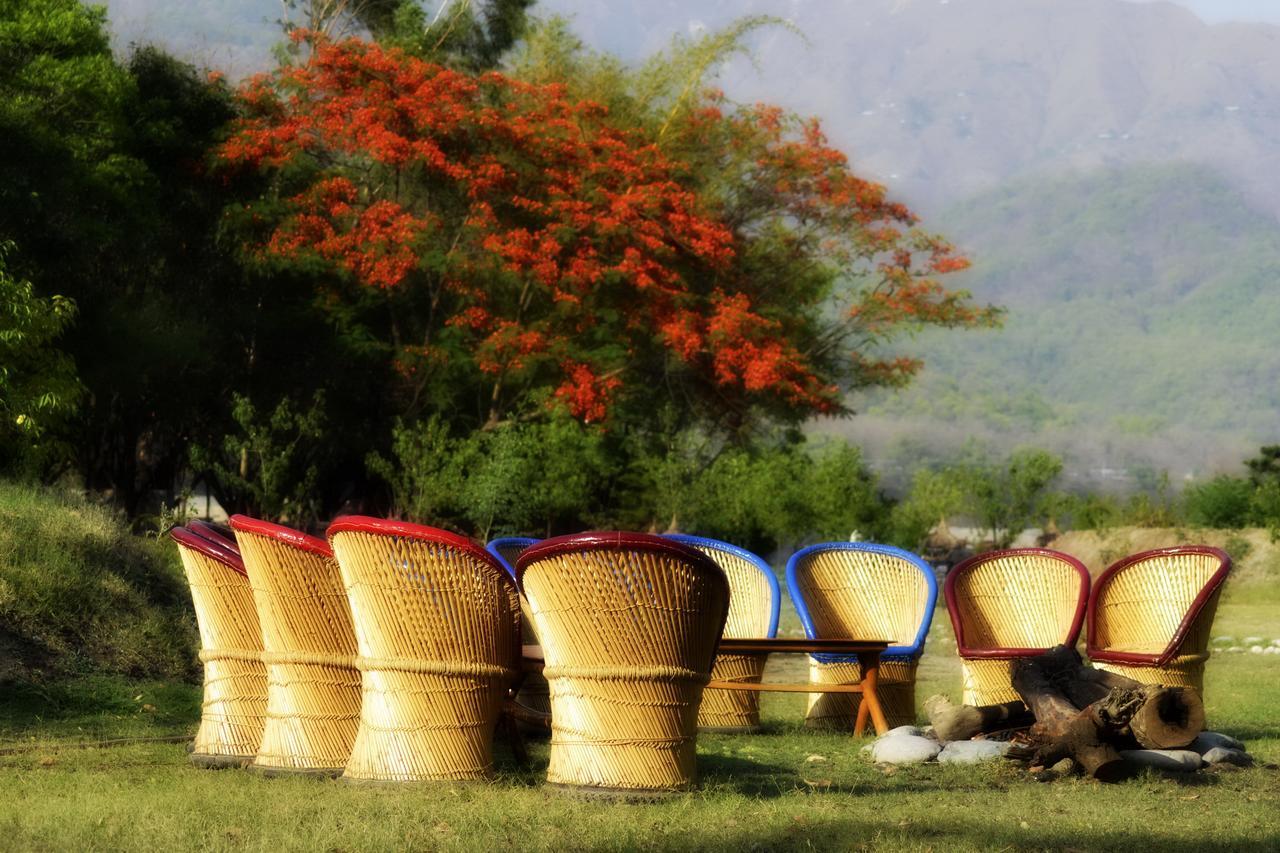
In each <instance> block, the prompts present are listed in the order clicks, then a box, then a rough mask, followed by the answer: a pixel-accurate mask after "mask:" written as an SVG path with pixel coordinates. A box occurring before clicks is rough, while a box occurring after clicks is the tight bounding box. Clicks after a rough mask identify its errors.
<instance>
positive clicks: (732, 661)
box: [667, 533, 782, 733]
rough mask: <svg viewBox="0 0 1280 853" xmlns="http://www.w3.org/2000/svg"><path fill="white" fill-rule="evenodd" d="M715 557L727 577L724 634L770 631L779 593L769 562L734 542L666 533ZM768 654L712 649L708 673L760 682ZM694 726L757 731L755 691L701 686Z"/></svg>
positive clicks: (774, 624)
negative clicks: (712, 661)
mask: <svg viewBox="0 0 1280 853" xmlns="http://www.w3.org/2000/svg"><path fill="white" fill-rule="evenodd" d="M667 538H668V539H673V540H675V541H676V542H680V543H681V544H684V545H688V546H690V547H691V548H696V549H698V550H699V551H701V552H702V553H704V554H706V555H707V556H708V557H710V558H711V559H713V560H715V562H716V565H718V566H719V567H720V568H721V569H722V570H723V571H724V575H725V577H726V578H727V579H728V581H729V618H728V619H727V620H726V621H725V625H724V636H726V637H775V636H777V634H778V611H779V606H780V602H781V598H782V596H781V594H780V593H779V591H778V578H777V576H776V575H774V573H773V569H771V568H769V564H768V563H766V562H765V561H764V560H762V559H761V558H760V557H758V556H756V555H755V554H753V553H751V552H750V551H748V550H746V549H745V548H739V547H738V546H737V545H730V544H729V543H728V542H721V541H719V540H717V539H706V538H703V537H701V536H685V535H683V534H676V533H672V534H667ZM768 659H769V658H768V655H716V660H715V664H714V665H713V666H712V668H711V678H712V679H713V680H716V681H744V682H755V683H757V684H759V683H760V680H761V678H763V677H764V667H765V663H766V662H767V661H768ZM698 730H699V731H704V732H730V733H750V732H758V731H760V694H759V693H756V692H754V691H747V690H716V689H714V688H713V689H709V690H705V691H703V694H702V705H701V706H700V707H699V708H698Z"/></svg>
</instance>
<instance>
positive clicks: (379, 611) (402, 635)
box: [329, 516, 520, 782]
mask: <svg viewBox="0 0 1280 853" xmlns="http://www.w3.org/2000/svg"><path fill="white" fill-rule="evenodd" d="M329 542H330V544H331V545H332V546H333V552H334V554H335V556H336V557H337V558H338V564H339V566H340V567H341V569H342V578H343V582H344V583H345V585H346V590H347V599H348V601H349V602H350V604H351V615H352V621H353V623H354V625H355V634H356V640H357V643H358V646H359V651H360V657H359V658H358V659H357V664H358V666H359V668H360V673H361V676H362V681H363V688H364V700H363V702H362V704H361V710H360V725H359V728H358V730H357V733H356V742H355V746H354V747H353V748H352V750H351V760H350V761H348V762H347V769H346V772H345V773H344V774H343V778H345V779H350V780H377V781H401V782H405V781H425V780H438V779H485V778H489V777H490V776H492V774H493V733H494V727H495V725H496V724H497V721H498V716H499V712H500V710H501V707H502V702H503V700H504V699H505V697H506V694H507V690H508V689H509V687H510V686H511V684H512V682H513V681H514V679H515V676H516V672H517V668H518V667H519V665H520V605H519V603H518V601H517V598H516V589H515V583H514V582H513V581H512V579H511V576H510V575H509V574H508V573H507V570H506V569H505V568H503V567H502V565H501V564H500V563H499V562H498V561H497V560H496V559H494V557H493V555H492V554H490V553H489V552H488V551H486V550H485V549H484V548H483V547H481V546H480V545H479V544H477V543H475V542H472V541H471V540H469V539H466V538H464V537H461V536H458V535H456V534H453V533H449V532H447V531H444V530H437V529H435V528H433V527H425V526H423V525H420V524H408V523H405V522H398V521H386V520H383V519H377V518H365V517H362V516H348V517H346V518H340V519H338V520H337V521H335V522H334V523H333V524H331V525H330V526H329Z"/></svg>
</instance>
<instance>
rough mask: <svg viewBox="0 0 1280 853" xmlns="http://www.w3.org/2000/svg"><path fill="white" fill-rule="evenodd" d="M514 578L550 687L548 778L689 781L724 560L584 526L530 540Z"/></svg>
mask: <svg viewBox="0 0 1280 853" xmlns="http://www.w3.org/2000/svg"><path fill="white" fill-rule="evenodd" d="M516 576H517V579H518V582H519V583H520V585H521V589H522V590H523V592H524V594H525V597H526V598H527V599H528V601H529V607H530V609H531V610H532V611H533V619H534V623H535V626H536V628H537V631H538V636H539V637H541V638H542V650H543V654H544V656H545V659H546V668H545V669H544V670H543V674H544V675H545V676H546V678H547V681H548V682H549V683H550V685H551V721H552V725H551V761H550V766H549V767H548V769H547V781H548V783H549V784H551V785H553V786H556V787H562V788H566V789H569V790H571V791H576V792H579V793H585V794H595V795H601V796H621V797H623V798H648V797H655V796H661V795H663V794H665V793H668V792H672V791H677V790H682V789H687V788H690V787H692V785H693V784H694V780H695V776H696V772H695V771H696V762H695V758H696V752H697V732H698V705H699V701H700V700H701V698H702V688H703V686H704V685H705V684H706V683H707V681H708V680H709V678H710V673H711V665H712V662H713V661H714V660H715V650H716V644H717V643H718V642H719V641H720V634H721V632H722V631H723V629H724V623H725V617H726V616H727V615H728V612H729V584H728V581H727V580H726V579H725V576H724V572H723V571H722V570H721V569H720V567H719V566H717V565H716V564H715V562H714V561H712V560H711V559H710V558H709V557H707V556H706V555H705V554H703V553H701V552H700V551H697V550H695V549H693V548H690V547H688V546H686V545H682V544H680V543H678V542H672V541H671V540H669V539H664V538H663V537H661V536H651V535H648V534H643V533H616V532H615V533H583V534H580V535H577V536H560V537H557V538H554V539H548V540H546V541H544V542H541V543H539V544H538V545H534V546H533V547H532V548H530V549H529V550H527V551H525V552H524V553H523V554H522V555H521V556H520V559H519V561H518V562H517V563H516Z"/></svg>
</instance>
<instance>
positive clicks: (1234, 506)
mask: <svg viewBox="0 0 1280 853" xmlns="http://www.w3.org/2000/svg"><path fill="white" fill-rule="evenodd" d="M1253 492H1254V487H1253V486H1252V485H1251V484H1250V483H1249V481H1248V480H1246V479H1243V478H1240V477H1230V476H1227V475H1225V474H1222V475H1219V476H1217V477H1214V478H1213V479H1212V480H1208V481H1206V482H1204V483H1196V484H1195V485H1192V486H1188V487H1187V488H1186V490H1185V491H1184V492H1183V493H1182V500H1183V504H1184V506H1185V507H1186V513H1187V522H1188V523H1190V524H1193V525H1196V526H1197V527H1222V528H1228V529H1231V528H1240V527H1245V526H1246V525H1248V523H1249V520H1250V509H1251V504H1252V497H1253Z"/></svg>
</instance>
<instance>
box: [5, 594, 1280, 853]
mask: <svg viewBox="0 0 1280 853" xmlns="http://www.w3.org/2000/svg"><path fill="white" fill-rule="evenodd" d="M791 621H792V622H794V618H792V620H791ZM788 627H790V628H795V627H796V626H795V625H788V624H787V623H785V622H784V629H786V628H788ZM1258 631H1263V632H1265V633H1266V636H1267V637H1269V638H1271V637H1280V594H1277V591H1276V590H1274V589H1272V588H1270V587H1267V588H1263V587H1260V586H1259V587H1242V588H1240V589H1237V590H1234V591H1233V592H1232V594H1231V595H1230V597H1229V600H1228V601H1227V602H1225V603H1224V605H1223V606H1222V608H1221V610H1220V612H1219V616H1218V621H1217V624H1216V627H1215V633H1219V632H1221V633H1235V634H1245V633H1253V632H1258ZM930 643H931V644H930V647H929V652H928V653H927V654H926V656H925V658H924V661H923V664H922V667H921V675H920V679H921V683H920V689H919V694H918V698H920V699H923V698H924V697H925V696H927V695H929V694H930V693H932V692H945V693H950V694H951V695H952V696H953V698H957V699H958V696H959V671H958V666H957V662H956V660H955V658H954V652H953V649H954V644H953V643H952V642H951V640H950V628H949V624H948V622H947V618H946V614H945V613H944V612H941V611H940V612H939V613H938V614H937V618H936V619H935V620H934V630H933V636H932V638H931V641H930ZM775 665H777V669H778V670H779V672H776V673H774V674H773V675H771V677H773V678H779V677H788V676H789V675H795V674H797V672H796V670H797V669H800V670H802V669H803V664H802V663H801V662H800V661H799V659H796V658H785V659H781V660H779V661H776V662H775V664H771V666H775ZM785 670H791V672H790V673H788V672H785ZM99 687H100V688H101V689H104V690H105V691H106V694H104V695H103V696H101V697H99V701H104V700H105V701H107V704H108V706H110V707H115V708H117V709H118V710H117V711H115V712H108V713H103V712H101V711H99V710H90V709H95V708H96V706H95V705H94V704H93V703H86V706H85V708H84V709H82V710H84V713H83V714H82V715H81V716H78V717H77V716H76V715H75V714H72V715H69V716H67V717H64V718H63V719H61V720H44V721H35V720H31V719H25V720H24V719H21V718H20V715H17V714H11V715H10V717H9V718H8V719H0V727H2V729H3V730H0V738H3V739H4V740H9V741H12V740H13V739H15V738H17V739H24V740H30V739H34V741H33V742H34V743H35V744H36V745H37V747H36V748H35V749H34V750H32V751H29V752H25V753H22V754H17V755H10V756H0V839H4V840H3V841H0V847H13V848H18V849H37V850H40V849H50V850H54V849H58V850H60V849H68V848H93V847H100V848H104V847H105V848H111V849H152V848H154V847H156V846H157V845H158V844H162V845H163V846H165V847H172V848H174V849H191V848H197V847H198V848H206V849H249V850H271V851H278V850H294V849H299V850H300V849H327V850H355V849H405V848H415V847H416V848H441V849H457V850H471V849H483V848H492V847H519V848H522V849H533V850H543V849H557V848H558V849H631V848H651V849H664V848H665V849H687V848H694V847H698V848H704V849H713V850H751V849H776V848H795V849H808V848H818V849H840V850H847V849H851V848H860V847H874V848H876V849H887V850H899V849H901V850H912V849H928V848H938V847H943V848H946V849H993V848H1015V849H1023V848H1029V849H1046V848H1048V849H1067V848H1076V849H1117V850H1119V849H1147V848H1163V849H1168V850H1175V851H1178V850H1186V851H1197V853H1198V851H1200V850H1202V849H1204V848H1208V847H1213V848H1215V849H1223V848H1226V849H1231V848H1235V849H1268V848H1271V849H1274V846H1275V844H1276V842H1277V840H1280V774H1277V772H1276V771H1274V770H1267V769H1255V770H1247V771H1239V772H1235V773H1230V774H1227V773H1224V774H1220V775H1219V774H1207V773H1206V774H1199V775H1196V776H1194V777H1191V778H1163V777H1160V776H1157V775H1150V776H1146V777H1143V778H1140V779H1137V780H1134V781H1131V782H1128V783H1124V784H1121V785H1116V786H1110V787H1104V786H1100V785H1097V784H1093V783H1089V782H1085V781H1081V780H1065V781H1059V782H1056V783H1053V784H1039V783H1036V782H1032V781H1029V780H1028V779H1027V778H1026V777H1025V776H1024V775H1022V774H1021V773H1020V772H1019V771H1018V770H1017V769H1016V768H1014V767H1013V766H1005V765H993V766H988V767H984V768H980V769H976V770H975V769H957V768H950V767H944V766H939V765H927V766H920V767H912V768H902V769H899V770H897V771H896V772H894V773H892V774H884V773H882V772H880V771H879V770H876V769H875V768H874V767H872V766H871V765H870V764H869V763H867V762H866V761H865V760H864V759H862V758H860V757H859V756H858V754H857V750H858V747H859V746H860V745H861V743H862V742H861V741H854V740H850V739H848V738H846V737H842V736H839V735H832V734H815V733H809V732H805V731H804V730H803V729H802V728H800V727H799V726H798V725H797V723H796V721H797V720H798V719H800V717H801V715H802V713H803V701H804V700H803V697H800V696H793V695H786V694H775V695H767V696H766V697H765V719H766V722H767V724H768V726H769V731H768V733H766V734H764V735H760V736H745V737H735V736H724V735H721V736H704V737H701V738H699V741H698V748H699V769H700V772H701V776H702V788H701V790H700V791H698V792H697V793H694V794H691V795H689V796H686V797H681V798H678V799H675V800H674V801H671V802H668V803H662V804H655V805H642V806H617V805H607V804H594V803H583V802H576V801H571V800H567V799H565V798H563V797H560V796H556V795H553V794H550V793H548V792H547V791H545V790H544V789H543V788H542V787H541V786H540V781H541V779H542V774H543V773H544V772H545V767H546V747H545V745H542V744H533V750H532V751H533V767H532V768H531V769H530V770H529V771H526V772H521V771H519V770H517V769H516V768H515V767H514V766H513V765H512V764H511V762H510V760H509V759H508V758H507V757H506V756H505V755H500V756H499V770H500V778H499V780H498V781H497V782H496V783H495V784H492V785H484V784H476V785H463V786H456V787H455V786H447V785H446V786H435V785H423V786H408V787H402V788H397V787H357V786H346V785H342V784H338V783H334V782H314V781H306V780H291V779H283V780H264V779H259V778H256V777H254V776H252V775H249V774H247V773H241V772H221V773H218V772H208V771H199V770H196V769H194V768H191V767H189V766H188V765H187V763H186V757H185V752H184V749H183V747H182V746H180V745H138V746H129V747H122V748H116V749H111V750H102V749H83V750H73V749H65V748H62V749H60V748H58V747H57V745H56V743H55V742H51V741H50V740H48V739H49V738H56V739H58V740H64V739H67V738H70V739H77V738H78V737H79V735H78V734H77V733H76V729H77V728H83V729H86V730H92V731H93V732H94V733H95V735H97V736H105V735H107V734H109V733H110V732H111V731H113V730H118V731H123V732H129V733H139V732H141V731H149V732H151V733H163V732H169V731H178V732H182V731H190V730H191V728H192V725H193V720H194V719H195V707H196V706H195V704H194V703H193V701H192V700H193V696H194V691H193V690H191V689H189V688H184V687H177V688H174V687H172V686H170V687H167V688H161V687H160V686H159V685H150V686H148V687H147V688H146V690H145V692H146V696H147V698H148V699H150V700H151V702H152V703H153V704H155V705H156V706H157V707H156V711H154V712H151V713H147V712H142V711H140V710H138V709H136V708H134V707H132V706H131V705H130V703H131V702H133V701H134V700H133V697H132V696H129V695H125V694H121V693H120V691H123V690H125V689H126V688H128V687H129V686H128V685H125V684H123V683H118V684H117V685H116V688H115V689H116V692H117V694H120V695H119V696H118V697H117V699H110V694H111V690H110V688H109V686H104V685H103V684H101V683H99ZM166 691H167V692H166ZM184 691H185V692H184ZM1206 692H1207V694H1208V696H1209V702H1208V711H1209V715H1210V720H1211V722H1212V723H1213V724H1214V725H1215V726H1216V727H1217V728H1219V729H1221V730H1225V731H1228V732H1232V733H1235V734H1238V735H1240V736H1242V737H1244V738H1246V739H1248V741H1249V746H1250V748H1251V750H1252V751H1253V752H1254V753H1255V755H1257V756H1258V757H1260V758H1263V759H1265V760H1269V761H1280V720H1278V719H1277V717H1276V715H1275V711H1274V709H1275V708H1277V707H1280V658H1278V657H1277V656H1274V655H1268V656H1255V655H1239V654H1237V655H1217V656H1215V657H1214V659H1213V661H1212V662H1211V664H1210V666H1209V677H1208V688H1207V691H1206ZM135 704H136V703H135ZM144 718H145V720H146V721H147V725H148V726H149V728H140V726H142V723H140V722H139V721H140V720H141V719H144ZM113 726H115V727H116V728H115V729H113V728H112V727H113ZM813 756H819V757H820V759H817V760H810V759H811V758H812V757H813Z"/></svg>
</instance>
